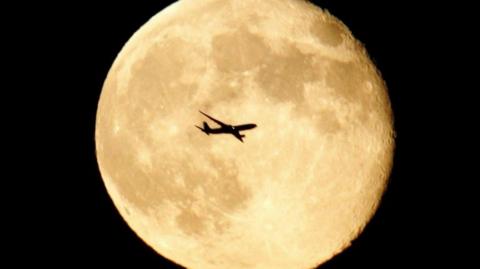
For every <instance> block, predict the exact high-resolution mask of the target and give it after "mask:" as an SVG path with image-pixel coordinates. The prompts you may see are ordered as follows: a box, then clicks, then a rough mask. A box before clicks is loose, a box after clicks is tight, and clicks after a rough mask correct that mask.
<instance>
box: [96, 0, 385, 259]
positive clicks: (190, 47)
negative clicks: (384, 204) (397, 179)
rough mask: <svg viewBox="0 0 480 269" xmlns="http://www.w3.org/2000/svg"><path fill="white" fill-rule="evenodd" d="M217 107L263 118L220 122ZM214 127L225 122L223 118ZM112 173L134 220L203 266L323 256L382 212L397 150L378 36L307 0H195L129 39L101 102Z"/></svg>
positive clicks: (101, 143) (170, 252)
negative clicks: (205, 129) (234, 128)
mask: <svg viewBox="0 0 480 269" xmlns="http://www.w3.org/2000/svg"><path fill="white" fill-rule="evenodd" d="M199 110H201V111H204V112H206V113H207V114H209V115H212V116H214V117H215V118H218V119H220V120H222V121H225V122H226V123H229V124H244V123H255V124H257V125H258V127H257V128H255V129H252V130H248V131H244V132H243V134H245V135H246V137H245V138H244V143H241V142H240V141H238V140H237V139H235V137H233V136H232V135H225V134H223V135H222V134H220V135H209V136H207V135H205V134H204V133H202V132H201V131H199V130H198V129H197V128H195V125H200V124H202V121H208V119H206V118H205V117H204V116H202V115H201V114H200V113H198V111H199ZM211 125H212V126H213V124H211ZM95 141H96V152H97V159H98V164H99V168H100V172H101V175H102V178H103V180H104V183H105V186H106V189H107V191H108V193H109V195H110V197H111V198H112V200H113V202H114V204H115V206H116V207H117V209H118V211H119V212H120V214H121V215H122V217H123V218H124V219H125V220H126V222H127V223H128V225H129V226H130V227H131V228H132V229H133V230H134V231H135V232H136V233H137V234H138V236H139V237H140V238H142V239H143V240H144V241H145V242H146V243H147V244H148V245H149V246H151V247H152V248H153V249H154V250H155V251H157V252H158V253H159V254H160V255H162V256H164V257H166V258H168V259H170V260H172V261H174V262H176V263H178V264H180V265H182V266H185V267H188V268H201V269H203V268H205V269H209V268H229V269H237V268H238V269H243V268H276V269H278V268H299V269H303V268H312V267H315V266H318V265H320V264H322V263H324V262H325V261H327V260H329V259H330V258H332V257H333V256H334V255H335V254H337V253H339V252H341V251H342V250H344V249H345V248H347V247H348V246H349V245H350V243H351V241H352V240H353V239H355V238H356V237H357V236H358V235H359V233H361V231H362V230H363V229H364V227H365V225H366V224H367V223H368V221H369V220H370V219H371V217H372V216H373V214H374V213H375V211H376V209H377V207H378V205H379V203H380V201H381V197H382V194H383V192H384V190H385V188H386V185H387V183H388V177H389V174H390V170H391V166H392V157H393V151H394V130H393V114H392V110H391V106H390V101H389V97H388V93H387V89H386V86H385V83H384V81H383V80H382V78H381V76H380V73H379V72H378V71H377V69H376V67H375V66H374V64H373V63H372V61H371V60H370V58H369V56H368V54H367V52H366V50H365V48H364V47H363V45H362V44H361V43H360V42H359V41H357V40H356V39H355V38H354V37H353V35H352V34H351V32H350V31H349V30H348V28H347V27H346V26H345V25H344V24H343V23H342V22H341V21H339V20H338V19H336V18H335V17H334V16H332V15H331V14H329V13H328V12H327V11H324V10H322V9H321V8H319V7H316V6H314V5H313V4H311V3H309V2H306V1H300V0H202V1H200V0H181V1H179V2H176V3H174V4H172V5H170V6H169V7H167V8H166V9H164V10H162V11H161V12H159V13H158V14H157V15H155V16H154V17H153V18H151V19H150V20H149V21H148V22H147V23H146V24H145V25H144V26H142V27H141V28H140V29H139V30H138V31H137V32H136V33H135V34H134V35H133V36H132V37H131V39H130V40H129V41H128V42H127V43H126V45H125V46H124V47H123V49H122V50H121V52H120V53H119V54H118V56H117V58H116V60H115V61H114V63H113V65H112V67H111V69H110V71H109V73H108V75H107V78H106V80H105V83H104V85H103V89H102V93H101V96H100V100H99V103H98V111H97V118H96V133H95Z"/></svg>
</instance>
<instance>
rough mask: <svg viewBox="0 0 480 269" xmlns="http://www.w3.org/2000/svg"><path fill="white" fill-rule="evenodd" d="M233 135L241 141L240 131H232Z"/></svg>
mask: <svg viewBox="0 0 480 269" xmlns="http://www.w3.org/2000/svg"><path fill="white" fill-rule="evenodd" d="M233 136H235V137H236V138H237V139H238V140H240V142H242V143H243V137H244V136H243V135H241V134H240V133H238V132H236V133H233Z"/></svg>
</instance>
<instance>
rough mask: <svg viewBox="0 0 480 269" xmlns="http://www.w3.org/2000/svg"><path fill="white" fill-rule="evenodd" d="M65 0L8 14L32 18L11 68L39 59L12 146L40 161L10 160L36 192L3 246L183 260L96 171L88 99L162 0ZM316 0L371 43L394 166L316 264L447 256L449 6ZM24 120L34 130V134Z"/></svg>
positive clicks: (31, 256)
mask: <svg viewBox="0 0 480 269" xmlns="http://www.w3.org/2000/svg"><path fill="white" fill-rule="evenodd" d="M67 2H68V3H62V4H59V5H57V4H55V5H54V4H48V5H47V6H45V4H44V3H36V4H35V6H29V7H28V8H26V7H20V10H24V11H22V12H20V13H19V15H18V17H17V18H16V19H14V20H13V21H12V23H20V22H21V21H22V20H23V18H27V17H30V18H31V19H32V20H34V21H33V23H32V25H31V26H21V27H20V26H19V28H18V31H17V34H16V36H15V39H14V40H17V41H18V44H19V45H18V46H20V49H23V50H25V51H29V52H27V54H32V57H29V56H24V57H21V58H22V59H20V61H19V60H18V59H17V60H16V62H17V65H16V67H14V68H15V69H17V70H18V69H21V68H22V67H21V66H22V65H21V63H24V62H25V61H28V60H30V61H31V64H30V65H29V66H30V68H31V69H33V70H38V71H39V72H34V73H35V75H34V76H32V77H31V78H29V79H23V80H18V81H17V83H20V84H21V85H22V86H25V87H24V88H28V89H30V90H29V91H28V92H27V93H28V94H29V98H28V101H27V102H28V104H30V103H32V106H30V107H31V108H32V109H33V110H32V113H31V115H33V120H32V118H29V119H28V122H31V123H30V124H29V126H28V129H29V130H30V133H26V135H25V137H23V135H22V136H20V135H19V138H20V139H22V140H24V141H27V142H26V143H27V144H28V145H30V144H32V147H29V146H26V148H25V149H23V150H24V151H22V152H28V154H25V155H26V156H27V157H25V155H22V156H19V157H17V158H19V159H20V158H22V160H23V158H27V159H28V160H29V161H31V160H37V161H35V162H34V163H35V165H32V166H31V167H30V168H28V169H26V168H18V169H17V172H16V173H17V175H19V176H18V178H20V179H22V178H29V181H28V182H30V181H32V184H31V187H30V190H29V191H28V192H32V193H33V194H34V195H32V196H31V197H32V198H33V197H34V199H35V202H33V203H28V202H25V203H23V202H22V201H23V200H21V201H19V202H18V203H16V205H17V204H18V206H19V207H22V208H25V210H21V211H20V210H15V211H16V212H27V213H25V214H23V213H16V214H19V215H21V216H18V219H22V220H23V219H24V218H25V219H26V220H25V221H19V224H16V223H15V222H14V223H13V226H16V228H20V229H22V230H23V231H27V232H25V238H23V236H20V238H21V239H18V238H17V239H15V244H14V247H12V248H11V249H14V250H18V253H21V255H20V256H19V258H18V259H17V258H15V260H16V261H17V262H20V263H24V262H27V263H32V264H36V265H38V264H43V263H45V265H57V266H65V267H67V268H68V267H70V266H72V265H84V266H92V267H93V266H109V268H110V267H111V266H113V265H121V266H134V267H135V268H182V267H180V266H176V265H175V264H174V263H172V262H170V261H168V260H166V259H164V258H162V257H161V256H159V255H158V254H157V253H156V252H155V251H153V250H152V249H150V248H149V247H148V246H147V245H146V244H145V243H143V242H142V240H141V239H139V238H138V237H137V236H136V235H135V233H134V232H133V231H132V230H131V229H130V228H129V227H128V226H127V224H126V223H125V222H124V221H123V219H122V218H121V217H120V215H119V214H118V212H117V211H116V209H115V207H114V206H113V204H112V202H111V200H110V198H109V196H108V194H107V192H106V190H105V187H104V185H103V182H102V179H101V177H100V174H99V170H98V166H97V163H96V159H95V144H94V130H95V115H96V106H97V102H98V98H99V96H100V92H101V88H102V84H103V81H104V79H105V77H106V75H107V72H108V70H109V68H110V66H111V64H112V62H113V61H114V59H115V57H116V55H117V53H118V52H119V51H120V49H121V48H122V46H123V44H124V43H125V42H126V41H127V40H128V39H129V38H130V36H131V35H132V34H133V33H134V32H135V31H136V30H137V29H138V28H139V27H140V26H141V25H143V24H144V23H145V22H146V21H147V20H148V19H149V18H150V17H151V16H153V15H154V14H156V13H157V12H158V11H160V10H161V9H163V8H164V7H166V6H167V5H168V3H167V2H166V1H165V2H162V3H160V1H130V2H128V3H127V2H123V3H115V2H113V3H111V4H108V5H107V4H106V2H103V1H102V3H103V4H98V3H86V2H84V1H67ZM97 2H100V1H97ZM313 2H315V3H316V4H318V5H319V6H321V7H323V8H326V9H327V10H328V11H329V12H330V13H332V14H333V15H334V16H336V17H337V18H339V19H340V20H341V21H343V22H344V23H345V24H346V25H347V26H348V27H349V29H350V30H351V31H352V33H353V35H354V36H355V37H356V38H357V39H359V40H360V41H361V42H362V43H363V44H364V45H365V47H366V48H367V51H368V52H369V54H370V56H371V57H372V59H373V61H374V62H375V64H376V65H377V67H378V69H379V70H380V71H381V73H382V76H383V78H384V80H385V81H386V84H387V87H388V89H389V95H390V99H391V102H392V106H393V111H394V116H395V130H396V134H397V137H396V150H395V157H394V167H393V171H392V175H391V179H390V184H389V186H388V189H387V192H386V193H385V195H384V197H383V201H382V203H381V205H380V208H379V209H378V211H377V213H376V215H375V216H374V218H373V219H372V221H371V222H370V223H369V225H368V226H367V227H366V229H365V230H364V232H363V233H362V234H361V235H360V237H359V238H358V239H357V240H355V241H354V242H353V243H352V246H351V247H350V248H348V249H347V250H346V251H344V252H342V253H341V254H339V255H337V256H336V257H334V258H333V259H332V260H330V261H329V262H327V263H326V264H324V265H323V266H322V267H321V268H322V269H334V268H335V269H337V268H338V269H343V268H369V269H375V268H382V269H385V268H417V267H418V268H421V267H427V268H431V267H429V266H436V265H446V263H447V260H448V257H451V256H452V255H453V252H451V251H450V250H449V249H450V248H452V246H453V245H452V244H450V240H451V239H452V235H451V233H450V232H449V228H450V227H451V226H450V222H453V221H450V220H449V219H452V218H451V217H449V216H450V214H458V209H455V207H454V206H453V205H450V206H449V204H450V203H449V202H448V199H446V198H445V196H444V193H443V192H441V191H440V189H441V188H443V187H445V186H447V183H446V179H447V178H450V179H455V178H457V180H462V177H461V176H460V175H459V174H456V172H455V173H454V172H453V171H450V170H449V169H447V167H448V166H449V162H448V161H447V159H446V158H444V157H443V156H449V155H453V150H454V149H453V146H452V145H450V143H448V141H446V140H445V137H441V136H439V135H438V130H441V129H442V128H443V127H444V124H445V122H447V123H449V124H451V123H455V126H461V125H462V123H461V121H460V120H459V119H453V115H450V114H449V113H446V112H445V108H444V106H443V104H442V103H441V101H440V100H442V99H448V98H450V96H448V95H447V90H448V89H450V88H449V86H447V85H446V84H443V83H441V82H440V83H439V82H438V80H439V79H440V78H441V77H442V73H440V72H438V73H437V72H436V71H434V69H433V67H432V66H436V67H437V68H438V69H442V66H444V65H445V62H444V61H443V60H440V59H445V57H447V56H442V55H445V54H448V53H447V52H446V48H442V49H441V48H439V47H438V46H436V44H437V42H438V41H439V40H442V39H443V38H445V33H452V32H454V31H453V30H452V31H451V29H449V28H448V27H445V26H444V25H442V26H440V24H439V21H441V19H442V18H444V17H443V16H444V15H446V14H447V13H445V10H440V7H439V6H438V5H437V6H429V5H427V4H424V6H419V5H418V4H417V3H415V4H413V3H407V2H406V1H382V2H381V3H374V2H373V1H343V0H335V1H333V0H332V1H313ZM441 8H442V9H450V8H452V7H450V6H442V7H441ZM452 12H453V11H452ZM22 33H26V34H22ZM452 34H453V33H452ZM32 44H36V46H34V49H32V47H31V45H32ZM11 45H13V46H16V43H13V44H11ZM24 46H25V48H24ZM27 48H30V49H27ZM34 54H35V55H34ZM33 56H35V57H33ZM23 58H25V59H23ZM32 59H34V60H32ZM435 70H437V69H435ZM435 81H436V83H435ZM27 83H32V84H34V85H41V87H39V86H37V87H36V88H32V87H31V86H28V87H27V86H26V84H27ZM33 89H35V90H33ZM30 93H31V94H30ZM19 95H20V96H21V95H22V93H19ZM39 98H42V99H41V100H42V101H38V100H40V99H39ZM452 98H454V97H452ZM452 102H454V101H452ZM25 120H26V119H25ZM32 132H33V133H36V134H38V135H35V136H33V137H34V138H35V139H32V137H31V136H29V135H31V133H32ZM440 145H441V146H440ZM38 160H40V162H39V161H38ZM33 175H36V176H33ZM38 175H41V176H38ZM454 175H455V176H454ZM22 182H23V181H22ZM21 184H23V183H21ZM37 185H38V186H37ZM40 188H41V189H40ZM40 190H41V191H40ZM453 191H454V190H453V189H452V192H453ZM25 215H26V216H25ZM7 233H8V231H7ZM22 234H23V233H22ZM15 252H17V251H15ZM451 254H452V255H451ZM460 262H461V260H455V264H456V265H459V263H460Z"/></svg>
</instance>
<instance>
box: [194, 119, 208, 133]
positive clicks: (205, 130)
mask: <svg viewBox="0 0 480 269" xmlns="http://www.w3.org/2000/svg"><path fill="white" fill-rule="evenodd" d="M195 127H197V128H198V129H200V131H202V132H204V133H206V134H207V135H210V130H211V129H210V126H208V123H206V122H203V128H202V127H200V126H197V125H195Z"/></svg>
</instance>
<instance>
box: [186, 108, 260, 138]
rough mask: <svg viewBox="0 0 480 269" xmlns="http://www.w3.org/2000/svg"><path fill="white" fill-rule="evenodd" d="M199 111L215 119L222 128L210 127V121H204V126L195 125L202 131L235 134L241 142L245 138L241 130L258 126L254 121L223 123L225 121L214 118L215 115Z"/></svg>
mask: <svg viewBox="0 0 480 269" xmlns="http://www.w3.org/2000/svg"><path fill="white" fill-rule="evenodd" d="M199 112H200V113H202V115H204V116H205V117H207V118H209V119H211V120H212V121H214V122H215V123H217V124H218V125H220V128H214V129H212V128H210V126H208V123H206V122H203V128H202V127H200V126H197V125H195V127H197V128H198V129H200V130H201V131H202V132H204V133H205V134H207V135H210V134H231V135H233V136H235V138H237V139H238V140H240V142H242V143H243V138H244V137H245V135H242V134H240V131H244V130H249V129H253V128H255V127H257V125H256V124H253V123H249V124H242V125H229V124H225V123H223V122H221V121H219V120H217V119H214V118H213V117H211V116H209V115H207V114H205V113H203V112H202V111H199Z"/></svg>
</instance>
